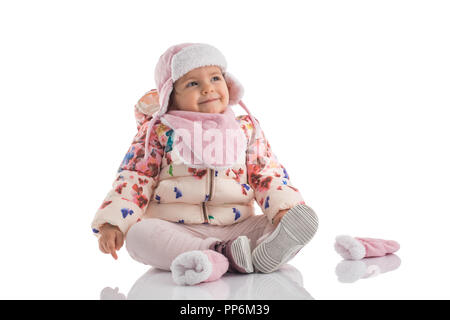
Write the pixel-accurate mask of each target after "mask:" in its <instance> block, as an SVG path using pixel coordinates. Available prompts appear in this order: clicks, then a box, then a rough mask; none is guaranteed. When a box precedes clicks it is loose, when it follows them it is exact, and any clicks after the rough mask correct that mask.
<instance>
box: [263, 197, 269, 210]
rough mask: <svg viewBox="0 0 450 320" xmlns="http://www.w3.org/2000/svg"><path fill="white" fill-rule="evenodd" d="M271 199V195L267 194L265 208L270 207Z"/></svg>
mask: <svg viewBox="0 0 450 320" xmlns="http://www.w3.org/2000/svg"><path fill="white" fill-rule="evenodd" d="M269 199H270V197H269V196H267V198H266V202H265V203H264V209H267V208H268V207H270V205H269Z"/></svg>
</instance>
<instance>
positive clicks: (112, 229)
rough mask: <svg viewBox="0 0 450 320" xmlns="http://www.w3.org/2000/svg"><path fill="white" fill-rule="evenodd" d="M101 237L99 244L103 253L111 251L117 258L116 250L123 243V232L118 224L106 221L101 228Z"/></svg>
mask: <svg viewBox="0 0 450 320" xmlns="http://www.w3.org/2000/svg"><path fill="white" fill-rule="evenodd" d="M99 229H100V234H101V237H100V239H98V246H99V247H100V251H101V252H103V253H107V254H108V253H110V254H111V255H112V256H113V258H114V259H116V260H117V258H118V257H117V253H116V250H119V249H120V248H121V247H122V245H123V240H124V239H123V238H124V236H123V233H122V231H120V229H119V228H118V227H117V226H113V225H111V224H109V223H105V224H104V225H102V226H101V227H100V228H99Z"/></svg>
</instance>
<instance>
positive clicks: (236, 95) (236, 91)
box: [224, 72, 244, 105]
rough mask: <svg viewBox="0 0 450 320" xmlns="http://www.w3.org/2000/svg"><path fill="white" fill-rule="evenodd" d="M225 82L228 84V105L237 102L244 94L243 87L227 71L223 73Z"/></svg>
mask: <svg viewBox="0 0 450 320" xmlns="http://www.w3.org/2000/svg"><path fill="white" fill-rule="evenodd" d="M224 78H225V82H226V83H227V86H228V91H229V96H230V102H229V103H228V104H229V105H234V104H238V103H239V101H241V99H242V97H243V96H244V87H243V86H242V85H241V84H240V83H239V81H238V80H237V79H236V78H235V77H234V76H233V75H232V74H231V73H229V72H225V73H224Z"/></svg>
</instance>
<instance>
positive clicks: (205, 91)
mask: <svg viewBox="0 0 450 320" xmlns="http://www.w3.org/2000/svg"><path fill="white" fill-rule="evenodd" d="M213 91H214V87H213V86H212V85H210V84H206V85H204V86H203V88H202V93H203V94H208V93H210V92H213Z"/></svg>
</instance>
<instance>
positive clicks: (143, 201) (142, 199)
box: [132, 184, 148, 209]
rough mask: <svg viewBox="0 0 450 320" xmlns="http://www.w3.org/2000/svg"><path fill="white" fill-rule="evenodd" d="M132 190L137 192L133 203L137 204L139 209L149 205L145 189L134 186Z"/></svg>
mask: <svg viewBox="0 0 450 320" xmlns="http://www.w3.org/2000/svg"><path fill="white" fill-rule="evenodd" d="M132 189H133V191H134V192H135V193H134V194H133V202H134V203H135V204H137V205H138V207H139V208H141V209H143V208H144V207H145V206H146V205H147V203H148V198H147V197H146V196H145V195H144V193H143V188H142V187H140V186H138V185H137V184H134V185H133V187H132Z"/></svg>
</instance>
